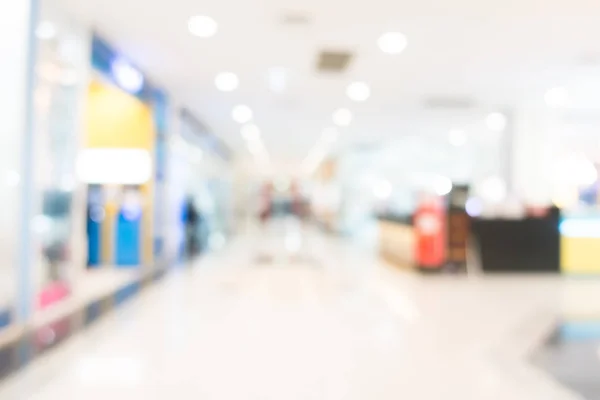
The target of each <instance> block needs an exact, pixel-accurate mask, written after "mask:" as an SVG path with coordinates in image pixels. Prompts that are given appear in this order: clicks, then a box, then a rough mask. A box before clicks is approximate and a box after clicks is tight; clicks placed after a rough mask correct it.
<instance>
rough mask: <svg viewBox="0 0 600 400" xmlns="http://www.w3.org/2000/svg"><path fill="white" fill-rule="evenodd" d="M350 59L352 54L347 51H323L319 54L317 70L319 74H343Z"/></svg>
mask: <svg viewBox="0 0 600 400" xmlns="http://www.w3.org/2000/svg"><path fill="white" fill-rule="evenodd" d="M352 57H353V54H352V53H350V52H348V51H331V50H324V51H322V52H320V53H319V60H318V64H317V69H318V70H319V71H320V72H335V73H341V72H344V71H345V70H346V69H347V68H348V65H350V61H352Z"/></svg>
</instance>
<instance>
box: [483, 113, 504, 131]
mask: <svg viewBox="0 0 600 400" xmlns="http://www.w3.org/2000/svg"><path fill="white" fill-rule="evenodd" d="M506 122H507V121H506V116H505V115H504V114H502V113H499V112H493V113H491V114H489V115H488V116H487V118H486V119H485V123H486V125H487V127H488V129H489V130H491V131H494V132H502V131H503V130H504V129H505V128H506Z"/></svg>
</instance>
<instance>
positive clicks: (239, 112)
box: [231, 104, 254, 124]
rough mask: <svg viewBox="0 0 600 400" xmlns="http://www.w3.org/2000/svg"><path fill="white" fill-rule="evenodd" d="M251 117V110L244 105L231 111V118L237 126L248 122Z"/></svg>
mask: <svg viewBox="0 0 600 400" xmlns="http://www.w3.org/2000/svg"><path fill="white" fill-rule="evenodd" d="M253 116H254V115H253V113H252V109H251V108H250V107H248V106H247V105H244V104H240V105H237V106H235V107H233V110H232V111H231V117H232V118H233V120H234V121H235V122H237V123H238V124H245V123H248V122H250V121H251V120H252V117H253Z"/></svg>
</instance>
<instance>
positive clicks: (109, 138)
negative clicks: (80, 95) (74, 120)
mask: <svg viewBox="0 0 600 400" xmlns="http://www.w3.org/2000/svg"><path fill="white" fill-rule="evenodd" d="M154 136H155V135H154V123H153V118H152V110H151V109H150V107H149V106H148V105H146V104H144V103H143V102H142V101H140V100H139V99H137V98H135V97H133V96H131V95H129V94H127V93H125V92H123V91H122V90H121V89H119V88H116V87H114V86H110V85H107V84H103V83H100V82H98V81H93V82H92V83H91V84H90V88H89V92H88V107H87V118H86V142H85V143H86V146H87V147H88V148H115V147H116V148H139V149H147V150H151V149H153V148H154Z"/></svg>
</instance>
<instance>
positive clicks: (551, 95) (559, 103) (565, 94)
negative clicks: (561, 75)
mask: <svg viewBox="0 0 600 400" xmlns="http://www.w3.org/2000/svg"><path fill="white" fill-rule="evenodd" d="M544 100H545V101H546V104H547V105H548V107H552V108H561V107H566V106H568V105H569V91H568V90H567V88H564V87H555V88H552V89H549V90H548V91H547V92H546V95H545V96H544Z"/></svg>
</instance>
